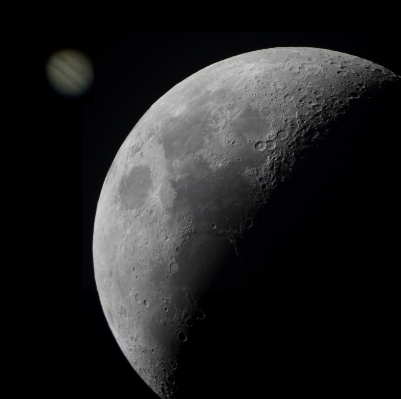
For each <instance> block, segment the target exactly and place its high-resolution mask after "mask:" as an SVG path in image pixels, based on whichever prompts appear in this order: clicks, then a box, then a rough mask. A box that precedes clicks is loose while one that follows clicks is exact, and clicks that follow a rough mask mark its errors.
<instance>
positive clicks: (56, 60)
mask: <svg viewBox="0 0 401 399" xmlns="http://www.w3.org/2000/svg"><path fill="white" fill-rule="evenodd" d="M45 70H46V76H47V79H48V81H49V83H50V85H51V86H52V88H53V89H54V90H55V91H56V92H57V93H58V94H60V95H62V96H67V97H78V96H81V95H83V94H85V93H86V92H87V91H88V89H89V88H90V87H91V86H92V83H93V65H92V62H91V60H90V58H89V57H88V56H87V55H86V54H85V53H83V52H82V51H80V50H77V49H69V48H66V49H62V50H58V51H56V52H54V53H53V54H51V56H50V57H49V59H48V60H47V62H46V66H45Z"/></svg>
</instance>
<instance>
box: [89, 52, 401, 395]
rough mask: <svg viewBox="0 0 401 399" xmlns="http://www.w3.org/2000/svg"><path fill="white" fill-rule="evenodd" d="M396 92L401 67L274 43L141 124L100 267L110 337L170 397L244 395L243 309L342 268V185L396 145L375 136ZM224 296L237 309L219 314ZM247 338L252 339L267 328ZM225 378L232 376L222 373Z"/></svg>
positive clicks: (121, 166)
mask: <svg viewBox="0 0 401 399" xmlns="http://www.w3.org/2000/svg"><path fill="white" fill-rule="evenodd" d="M399 85H400V77H399V76H397V75H396V74H394V73H393V72H391V71H389V70H388V69H386V68H384V67H382V66H379V65H377V64H374V63H372V62H370V61H367V60H365V59H361V58H358V57H355V56H352V55H348V54H344V53H340V52H336V51H330V50H325V49H319V48H301V47H288V48H270V49H265V50H259V51H253V52H249V53H246V54H241V55H238V56H235V57H232V58H228V59H226V60H223V61H220V62H217V63H215V64H212V65H210V66H208V67H206V68H204V69H202V70H200V71H199V72H197V73H195V74H193V75H191V76H190V77H188V78H187V79H185V80H183V81H182V82H181V83H179V84H177V85H176V86H174V87H173V88H172V89H171V90H170V91H168V92H167V93H166V94H165V95H163V96H162V97H161V98H160V99H159V100H158V101H156V102H155V103H154V104H153V105H152V106H151V107H150V109H149V110H148V111H147V112H146V113H145V115H144V116H143V117H142V118H141V119H140V120H139V122H138V123H137V124H136V126H135V127H134V128H133V130H132V131H131V133H130V134H129V135H128V137H127V138H126V140H125V141H124V143H123V144H122V146H121V148H120V149H119V151H118V153H117V155H116V157H115V159H114V161H113V163H112V165H111V167H110V170H109V172H108V174H107V177H106V179H105V181H104V184H103V188H102V191H101V194H100V198H99V201H98V206H97V213H96V218H95V226H94V237H93V257H94V268H95V277H96V284H97V287H98V292H99V297H100V301H101V304H102V307H103V310H104V314H105V316H106V319H107V322H108V324H109V326H110V329H111V331H112V332H113V335H114V337H115V338H116V340H117V342H118V344H119V346H120V348H121V350H122V351H123V353H124V354H125V356H126V358H127V359H128V361H129V362H130V364H131V365H132V367H133V368H134V369H135V371H136V372H137V373H138V374H139V375H140V376H141V378H142V379H143V380H144V381H145V382H146V383H147V384H148V385H149V386H150V387H151V388H152V389H153V390H154V392H156V393H157V394H158V395H159V396H160V397H161V398H163V399H167V398H189V397H192V398H195V397H197V396H196V394H197V392H201V393H202V395H209V396H207V397H214V396H213V394H214V392H219V396H218V397H223V396H221V395H224V394H225V393H226V394H228V395H229V396H226V397H234V396H230V395H233V393H234V392H235V389H233V390H232V391H230V389H229V388H228V387H229V384H233V382H234V380H235V381H236V383H239V378H238V376H237V375H236V374H235V373H236V371H235V370H236V369H235V367H234V366H233V365H232V364H236V362H239V363H238V364H237V366H236V367H238V368H241V369H247V368H249V367H250V365H249V363H248V364H244V363H243V359H245V358H246V357H247V356H248V354H249V352H250V349H249V348H250V347H251V346H252V345H253V344H251V343H250V342H251V341H247V342H245V341H244V339H243V338H239V339H237V338H238V336H237V335H235V334H237V332H238V331H240V332H241V334H245V335H246V334H247V333H246V331H248V330H246V328H245V327H243V325H244V323H245V324H247V325H248V327H249V326H251V325H252V320H251V317H250V315H249V313H248V311H246V310H244V308H243V307H242V305H241V304H243V303H245V302H246V300H247V299H246V298H250V297H249V296H248V294H247V293H248V292H263V291H266V292H267V291H269V290H273V291H274V290H275V289H277V288H280V287H283V289H286V287H289V288H291V287H294V286H296V283H297V281H298V280H299V279H300V280H302V279H304V278H306V277H305V276H306V275H310V274H311V273H312V274H313V273H315V272H316V270H317V272H316V273H319V270H326V269H327V270H329V269H330V270H335V269H336V267H337V266H336V265H341V264H343V262H339V261H338V259H337V261H338V262H337V261H336V265H334V263H333V262H332V263H330V259H329V258H330V256H328V257H327V265H326V264H325V259H326V258H325V256H326V255H322V254H323V253H325V254H327V253H328V252H330V251H332V250H333V248H332V247H330V245H331V244H330V243H332V242H336V243H337V244H338V243H339V242H341V245H343V246H344V245H348V244H346V243H345V241H344V242H343V241H341V240H342V238H341V237H344V235H343V234H342V233H341V232H340V233H338V232H339V231H342V230H343V231H344V234H347V233H346V232H347V228H346V227H345V224H339V223H341V220H342V219H341V217H338V215H340V214H344V212H345V213H346V212H347V211H346V209H347V206H346V201H345V200H344V198H345V197H346V196H347V195H348V197H349V198H350V199H349V201H351V202H352V198H353V196H352V195H351V194H347V195H345V194H344V192H343V191H344V190H345V189H344V190H343V191H341V190H340V189H339V187H345V186H346V187H347V190H348V189H349V190H350V191H349V192H351V191H352V189H353V188H352V187H354V186H355V184H356V183H355V182H358V181H362V180H363V176H364V170H365V169H364V168H365V166H366V165H370V164H371V163H372V162H373V163H374V161H372V162H370V163H369V162H368V161H367V159H368V158H369V159H371V158H370V156H369V155H366V154H370V153H369V151H370V150H369V148H373V147H375V146H376V149H377V151H379V152H380V151H381V150H380V147H381V145H380V143H383V142H388V141H386V140H388V138H381V137H380V136H377V137H376V138H377V140H376V142H375V143H374V141H375V140H374V139H373V140H372V138H371V135H369V134H368V131H369V129H370V126H373V125H374V123H375V122H374V121H375V120H376V119H377V118H379V119H380V118H382V116H381V113H382V112H383V110H382V108H380V104H383V101H382V99H383V98H384V99H387V100H388V99H389V98H390V96H394V95H396V94H394V93H398V92H397V90H399ZM383 93H386V94H385V96H384V97H383ZM380 96H382V97H380ZM376 99H380V102H378V101H376ZM390 100H391V98H390ZM390 100H389V101H388V102H389V103H390V104H391V103H392V100H391V101H390ZM375 101H376V103H375ZM371 104H375V106H374V107H376V108H372V105H371ZM372 109H373V111H374V110H375V109H377V112H376V113H375V112H372ZM386 110H388V107H387V106H386ZM386 112H387V111H386ZM373 114H374V115H373ZM358 118H359V119H358ZM369 118H370V119H369ZM375 118H376V119H375ZM386 118H387V117H386ZM387 119H388V118H387ZM372 121H373V122H372ZM376 127H377V126H376ZM391 134H392V133H391V132H389V131H388V129H387V128H386V129H384V128H383V129H380V131H377V135H388V137H391ZM365 137H366V139H365ZM365 149H366V150H365ZM376 149H375V150H374V151H376ZM364 151H365V152H366V151H367V152H366V153H365V152H364ZM372 151H373V150H372ZM364 154H365V155H364ZM383 159H384V158H383ZM371 160H372V159H371ZM365 161H366V162H365ZM364 162H365V163H364ZM358 165H362V166H363V167H361V169H360V170H359V169H358V168H359V166H358ZM376 167H379V166H378V165H377V164H376ZM357 170H359V172H358V173H359V175H358V176H362V177H360V178H359V177H358V178H355V180H352V182H351V180H350V179H351V177H349V176H350V175H351V174H353V173H355V176H356V173H357V172H356V171H357ZM347 171H348V172H347ZM372 173H374V170H373V169H372ZM355 176H354V177H355ZM354 177H352V178H354ZM347 179H348V180H347ZM361 179H362V180H361ZM354 183H355V184H354ZM319 190H320V191H319ZM330 190H333V191H330ZM361 190H362V189H361ZM312 193H313V194H312ZM323 199H324V200H323ZM314 201H315V202H314ZM344 201H345V202H344ZM337 204H342V205H341V206H343V208H341V210H339V208H338V209H337V206H340V205H337ZM355 209H357V207H356V208H355ZM315 211H316V212H317V214H315ZM336 212H337V213H336ZM353 213H355V212H353ZM316 215H317V216H316ZM327 215H329V216H327ZM361 220H363V219H362V218H361ZM330 223H332V224H330ZM303 226H304V227H303ZM333 231H334V232H337V233H333ZM330 234H332V235H330ZM335 234H337V235H335ZM356 236H357V234H356ZM322 237H323V238H322ZM319 240H321V241H319ZM325 240H326V241H325ZM316 243H319V244H316ZM337 244H336V245H337ZM325 245H326V246H327V248H328V249H327V251H328V252H327V251H326V252H324V251H323V250H321V249H320V248H323V247H325ZM341 245H340V244H338V245H337V247H336V248H339V247H341ZM319 251H321V252H319ZM336 251H337V250H336ZM336 251H334V250H333V251H332V252H333V256H337V255H335V254H336V253H337V252H338V251H337V252H336ZM344 253H345V252H344ZM344 253H343V256H344ZM345 258H346V256H344V259H345ZM314 262H315V263H314ZM311 265H314V266H313V267H312V266H311ZM316 265H318V266H316ZM339 267H340V266H339ZM308 273H309V274H308ZM333 273H335V272H334V271H333ZM222 292H223V293H224V292H226V293H227V298H234V297H235V298H238V301H237V302H235V301H234V302H232V303H231V304H230V303H228V302H227V303H224V305H223V303H222V302H221V301H220V302H218V303H217V302H216V304H214V303H213V298H214V296H213V295H214V294H215V293H222ZM233 293H234V294H233ZM219 298H220V297H219ZM241 299H243V300H241ZM244 301H245V302H244ZM226 305H227V307H228V308H227V309H226V308H225V306H226ZM233 308H235V309H236V310H235V312H234V311H233ZM261 309H263V308H259V311H260V310H261ZM227 314H230V317H228V316H227ZM233 314H235V316H233V317H234V319H235V320H232V319H231V315H233ZM258 314H259V315H261V313H258ZM221 320H224V323H223V322H222V321H221ZM259 322H260V323H261V324H264V323H266V322H267V321H266V320H265V319H263V318H262V317H260V318H259ZM208 323H209V324H208ZM219 323H220V324H219ZM230 323H232V324H230ZM249 328H251V331H252V333H251V335H252V338H253V339H255V334H257V332H258V331H259V330H257V329H255V328H254V327H249ZM258 328H259V327H258ZM213 329H214V333H209V332H208V331H211V330H213ZM208 334H209V335H208ZM234 336H235V337H236V338H235V341H234V338H233V337H234ZM213 339H215V340H218V341H219V345H217V344H216V346H213V343H211V342H213ZM202 340H204V341H202ZM208 340H209V341H208ZM206 341H207V342H208V346H207V347H206V346H205V345H204V343H202V342H206ZM225 343H226V347H225V348H223V347H224V345H225ZM209 344H210V345H209ZM230 345H234V346H230ZM241 345H246V347H247V348H248V349H241V348H240V347H241ZM255 345H256V344H255ZM212 346H213V350H212V349H211V348H212ZM199 348H202V350H200V349H199ZM233 348H235V349H233ZM208 350H209V352H207V351H208ZM252 350H254V349H252ZM221 351H223V352H221ZM260 351H262V352H263V348H260ZM206 352H207V353H208V356H209V359H208V362H209V365H206V366H205V365H204V363H202V364H203V366H202V369H201V368H199V367H198V366H197V364H198V365H199V363H200V362H204V361H205V360H204V359H203V360H202V356H203V353H206ZM233 352H235V355H233V354H232V353H233ZM230 354H232V355H230ZM262 356H264V355H262ZM241 359H242V360H241ZM241 363H242V364H241ZM111 367H112V365H111ZM204 367H206V369H205V368H204ZM208 367H209V368H208ZM219 369H220V370H226V371H229V372H230V373H231V378H228V377H226V378H225V377H222V376H219V377H216V373H218V372H219ZM202 370H203V371H202ZM202 373H203V374H202ZM194 375H196V378H195V377H194ZM191 376H192V377H191ZM252 376H255V374H252V373H249V375H248V377H249V378H251V377H252ZM191 378H193V379H192V380H191ZM252 378H253V377H252ZM266 378H267V377H266ZM191 381H192V382H191ZM196 381H198V383H196ZM255 381H256V382H255ZM255 381H253V382H252V384H257V383H259V384H265V383H266V382H265V381H264V377H263V376H259V377H258V378H255ZM257 381H259V382H257ZM193 384H196V386H195V385H193ZM191 386H192V388H191ZM206 387H208V388H207V389H206ZM191 389H192V394H191Z"/></svg>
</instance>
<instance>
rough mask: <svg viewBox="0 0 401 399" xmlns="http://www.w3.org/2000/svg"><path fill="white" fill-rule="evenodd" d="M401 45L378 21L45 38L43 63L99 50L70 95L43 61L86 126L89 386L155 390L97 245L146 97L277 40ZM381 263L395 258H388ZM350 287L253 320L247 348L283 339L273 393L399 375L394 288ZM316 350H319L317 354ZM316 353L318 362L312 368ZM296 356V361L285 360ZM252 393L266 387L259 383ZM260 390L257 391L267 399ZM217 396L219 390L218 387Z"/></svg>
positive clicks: (360, 384) (387, 60)
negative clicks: (350, 28) (98, 223)
mask: <svg viewBox="0 0 401 399" xmlns="http://www.w3.org/2000/svg"><path fill="white" fill-rule="evenodd" d="M400 45H401V41H400V39H399V38H397V35H396V34H395V32H371V31H367V32H366V31H365V32H343V31H340V32H320V31H319V32H318V31H314V32H307V31H300V32H296V31H290V32H279V31H260V32H259V31H243V32H239V31H237V32H235V31H234V32H208V31H206V32H118V33H117V32H113V33H110V32H97V33H88V34H82V33H80V34H79V35H78V34H76V35H74V34H72V33H65V34H55V35H53V36H52V38H51V39H48V38H46V39H44V40H43V41H42V42H41V44H40V46H39V47H40V48H41V49H42V50H41V53H40V55H41V62H42V63H44V62H45V61H46V59H47V57H48V56H49V55H50V53H51V52H52V51H55V50H57V49H59V48H64V47H76V48H78V49H81V50H83V51H85V52H86V53H87V54H88V55H89V56H90V57H91V59H92V61H93V62H94V67H95V80H94V86H93V88H92V89H91V90H90V91H89V92H88V93H87V94H86V95H85V96H83V97H81V98H78V99H73V100H67V99H65V98H61V97H59V96H57V95H56V94H55V93H54V92H53V91H52V90H51V89H50V88H49V87H48V85H47V83H46V82H45V79H44V74H43V71H42V72H41V71H38V72H40V73H41V81H40V82H41V85H42V87H41V88H42V92H43V94H44V99H45V104H46V106H47V107H48V109H50V110H51V113H52V115H53V118H52V120H57V119H62V120H64V121H65V123H64V127H63V128H64V129H66V131H67V130H71V131H73V132H75V131H76V132H78V131H79V129H81V132H82V136H81V137H82V158H81V161H82V179H81V183H82V266H81V270H82V280H81V281H82V283H81V287H82V289H81V291H82V302H81V309H82V316H81V327H82V329H81V331H82V335H81V344H82V350H81V356H80V359H79V364H80V367H81V370H82V371H81V390H82V393H83V394H85V395H88V396H89V395H90V396H92V395H93V396H94V395H95V394H102V396H103V397H106V395H111V394H112V395H113V396H114V397H118V396H120V395H127V394H128V395H130V396H131V397H133V398H138V399H152V398H153V399H156V398H157V396H156V395H155V394H154V393H153V392H152V391H151V390H150V389H149V388H148V387H147V386H146V384H145V383H144V382H143V381H142V380H141V379H140V378H139V377H138V375H137V374H136V373H135V371H134V370H133V369H132V368H131V366H130V365H129V363H128V362H127V360H126V359H125V357H124V355H123V354H122V352H121V351H120V349H119V347H118V345H117V343H116V342H115V340H114V337H113V336H112V334H111V331H110V329H109V328H108V325H107V323H106V319H105V318H104V315H103V313H102V309H101V306H100V303H99V298H98V295H97V292H96V285H95V280H94V273H93V261H92V253H91V251H92V234H93V222H94V217H95V212H96V204H97V200H98V197H99V194H100V191H101V187H102V184H103V181H104V178H105V176H106V174H107V171H108V169H109V167H110V165H111V163H112V161H113V159H114V156H115V155H116V153H117V151H118V149H119V147H120V146H121V144H122V143H123V141H124V140H125V138H126V137H127V135H128V134H129V132H130V131H131V130H132V128H133V127H134V125H135V124H136V123H137V121H138V120H139V119H140V118H141V116H142V115H143V114H144V113H145V112H146V111H147V110H148V109H149V107H150V106H151V105H152V104H153V103H154V102H155V101H156V100H158V99H159V98H160V97H161V96H162V95H163V94H164V93H166V92H167V91H168V90H169V89H171V88H172V87H173V86H174V85H175V84H177V83H179V82H180V81H182V80H183V79H185V78H187V77H188V76H190V75H191V74H193V73H195V72H197V71H198V70H200V69H202V68H204V67H206V66H208V65H210V64H212V63H215V62H218V61H221V60H223V59H226V58H229V57H231V56H234V55H238V54H241V53H245V52H249V51H254V50H259V49H263V48H269V47H281V46H305V47H320V48H326V49H331V50H336V51H340V52H344V53H349V54H352V55H355V56H359V57H362V58H365V59H368V60H370V61H373V62H375V63H377V64H379V65H382V66H384V67H386V68H388V69H390V70H392V71H393V72H395V73H397V74H399V75H401V61H400V60H401V57H400V48H401V47H400ZM394 184H395V183H394ZM390 225H391V223H389V226H390ZM394 234H396V233H394ZM385 261H386V262H388V261H389V259H388V257H386V258H385ZM397 264H399V260H398V261H397V259H394V267H396V265H397ZM348 288H350V289H349V290H348V292H345V293H344V292H340V291H338V292H336V293H335V294H330V295H328V294H326V293H324V292H319V293H311V292H308V291H305V292H304V293H302V294H300V293H277V295H272V296H271V295H270V296H269V301H270V303H271V304H272V307H274V308H275V311H274V312H272V313H271V314H270V319H267V318H266V317H264V316H263V315H260V317H259V319H258V320H257V323H255V324H254V325H252V326H250V328H251V329H252V334H251V338H252V339H251V342H248V343H246V345H248V346H249V350H253V351H257V350H258V345H259V344H258V342H259V343H260V342H264V343H266V342H267V341H270V340H271V346H272V348H275V349H274V353H275V354H274V356H273V355H272V359H273V360H272V361H271V362H270V363H269V362H268V361H267V360H266V359H261V369H262V370H263V364H265V365H266V364H267V363H269V365H268V367H267V369H266V370H275V372H274V373H273V374H272V373H270V371H267V372H266V374H264V373H260V375H259V374H258V376H257V378H258V379H263V380H264V381H265V385H266V390H267V392H269V391H270V389H272V390H276V389H281V390H282V392H283V393H284V392H290V391H292V392H297V391H298V392H303V393H307V392H308V393H312V391H314V392H316V393H319V392H320V393H323V392H325V393H327V392H335V391H337V390H338V391H339V392H341V389H342V388H344V387H345V386H346V385H347V384H348V385H350V388H349V389H350V391H352V392H355V393H356V392H359V393H360V392H361V390H363V391H364V390H365V389H366V391H370V390H373V389H378V390H379V391H380V392H381V394H383V392H384V391H385V389H386V386H388V385H389V383H391V381H392V380H393V379H394V378H395V377H394V372H393V371H392V370H391V368H390V367H389V365H388V363H389V362H390V361H391V359H392V352H393V350H394V348H393V347H392V345H393V341H392V340H391V338H392V337H394V335H393V334H394V326H395V323H394V322H393V320H394V319H395V316H396V314H394V312H395V311H394V309H395V305H394V302H393V300H392V299H391V294H395V292H394V291H393V290H392V288H390V286H389V287H388V289H385V288H384V287H383V285H381V286H380V289H377V290H375V289H371V290H369V293H364V294H360V292H359V291H358V292H357V293H354V292H353V291H352V285H351V287H348ZM240 322H241V318H240V315H239V323H240ZM219 339H224V338H223V337H219ZM290 343H291V344H290ZM286 347H287V348H289V347H290V348H293V349H291V350H288V349H287V350H286V349H285V348H286ZM295 347H303V348H305V347H309V348H310V351H309V352H308V350H307V349H305V350H304V351H302V352H299V353H298V352H297V351H296V350H295V349H294V348H295ZM312 353H317V355H316V356H315V355H314V356H313V358H312ZM295 357H296V358H297V360H296V362H295V361H294V358H295ZM278 359H281V360H278ZM211 361H212V360H211ZM311 361H312V362H313V364H314V368H308V367H306V365H308V364H309V363H310V362H311ZM266 362H267V363H266ZM276 363H277V364H276ZM294 364H296V367H295V366H291V367H287V368H286V365H287V366H289V365H294ZM242 367H244V369H245V368H247V367H248V365H243V366H242ZM316 370H320V372H321V374H317V371H316ZM383 370H385V373H384V374H383V376H382V371H383ZM269 375H270V377H271V379H270V380H269ZM278 376H281V378H279V377H278ZM299 376H301V377H299ZM255 378H256V377H255ZM294 381H297V382H294ZM300 381H302V383H301V382H300ZM319 381H320V382H319ZM320 383H324V384H325V388H324V391H319V388H318V386H319V384H320ZM200 384H202V382H200ZM269 387H271V388H269ZM196 389H197V388H196V387H194V390H195V391H196ZM267 392H266V394H267ZM244 394H246V392H241V395H240V393H239V396H238V397H242V396H243V395H244ZM252 396H253V397H259V396H255V392H253V393H252ZM264 396H265V394H263V393H261V396H260V397H264ZM194 397H195V396H194ZM209 397H210V398H214V396H213V392H210V395H209ZM219 397H221V396H219Z"/></svg>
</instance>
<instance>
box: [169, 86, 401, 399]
mask: <svg viewBox="0 0 401 399" xmlns="http://www.w3.org/2000/svg"><path fill="white" fill-rule="evenodd" d="M399 86H400V85H398V86H396V85H393V86H392V87H391V88H385V89H383V90H382V91H381V92H380V94H378V95H374V94H372V98H370V99H366V100H363V101H360V102H359V103H358V107H353V106H352V104H351V110H350V111H349V112H347V114H345V115H340V116H339V117H338V118H337V119H336V120H334V121H333V122H332V123H331V125H330V126H329V131H328V135H327V136H326V137H325V138H324V140H322V142H321V144H320V146H319V147H318V148H312V149H311V150H307V151H305V152H304V153H303V154H301V159H298V160H297V162H296V164H295V165H294V172H293V174H292V175H291V177H289V178H287V179H286V180H285V181H284V182H283V183H280V184H279V186H278V187H277V190H276V191H275V192H273V194H272V196H271V197H270V199H269V202H268V208H267V209H266V212H264V213H263V214H262V213H261V214H260V215H259V218H258V219H257V220H256V221H255V222H254V226H253V228H252V229H251V230H250V231H248V232H247V233H246V234H245V235H244V236H243V239H242V241H241V242H239V243H238V247H240V248H241V250H240V258H239V257H238V256H237V254H235V252H234V251H232V253H231V254H230V255H228V256H227V259H226V263H225V267H223V268H221V270H222V271H221V272H220V274H219V276H218V278H217V279H216V280H215V281H214V286H213V287H212V288H213V290H215V291H214V292H213V291H208V292H205V293H204V297H203V303H202V306H203V307H204V309H205V311H206V314H207V318H206V320H205V321H204V322H203V323H195V325H194V327H192V329H191V330H190V332H189V336H188V341H187V342H185V345H183V346H182V350H181V352H180V355H179V361H178V364H179V368H178V370H177V374H176V379H175V384H176V385H177V386H179V391H178V394H177V398H179V399H181V398H191V399H195V398H205V397H213V398H214V397H216V398H223V397H224V398H231V397H232V398H236V397H241V395H248V396H247V397H259V396H258V395H260V394H261V393H262V392H265V390H270V389H272V388H274V389H280V391H281V392H283V393H285V392H294V390H295V391H297V390H298V389H303V388H305V387H306V388H305V389H308V390H310V389H311V386H314V385H315V382H313V381H316V380H319V381H320V382H323V383H325V384H328V386H330V384H337V383H338V382H336V380H335V379H336V375H337V374H336V370H335V368H336V366H335V364H336V362H337V361H340V362H342V363H341V364H342V367H343V370H348V368H349V367H352V366H351V365H348V364H345V363H346V362H345V363H344V362H343V361H342V360H341V357H342V356H348V357H349V356H350V355H349V353H347V354H346V353H344V352H343V349H342V347H341V345H340V344H339V343H338V342H337V340H334V341H333V343H331V344H330V345H329V344H328V343H327V342H322V340H323V339H324V337H325V335H324V334H323V335H321V336H320V338H319V337H317V336H316V335H315V334H314V331H319V328H320V327H319V326H320V324H321V320H322V319H321V318H320V316H319V306H321V315H322V318H324V315H325V313H326V311H327V310H325V309H324V304H325V303H327V302H326V301H325V298H327V295H328V293H329V295H331V296H335V295H338V294H339V293H347V295H348V297H349V295H350V294H351V295H355V296H356V295H362V296H365V297H366V298H368V297H369V295H372V293H384V292H386V291H387V290H389V289H391V287H392V283H393V282H394V281H395V280H396V269H397V267H396V264H397V263H399V261H397V259H398V254H397V252H396V251H397V235H396V234H395V232H396V230H397V227H398V226H396V221H395V215H396V206H398V205H399V203H400V201H399V194H398V192H399V190H398V187H397V186H398V185H397V182H398V179H399V177H398V176H399V174H398V169H399V168H398V163H399V137H400V136H399V133H400V128H399V116H398V113H399V110H400V109H401V107H400V105H401V104H400V87H399ZM310 133H311V134H313V132H310ZM302 157H303V158H302ZM222 289H224V290H226V292H218V290H222ZM280 291H281V292H280ZM312 295H313V302H314V305H313V306H314V309H315V311H314V314H313V317H312V316H307V315H305V309H304V308H302V306H301V305H300V303H304V304H305V298H306V297H308V296H309V297H312ZM319 302H321V304H320V305H319ZM306 314H307V312H306ZM332 333H333V336H334V334H335V331H334V330H332ZM322 348H323V349H322ZM289 359H290V360H289ZM336 359H337V360H336ZM350 372H352V370H351V369H350ZM267 381H268V385H267ZM249 395H254V396H249ZM263 395H264V394H263ZM244 397H245V396H244Z"/></svg>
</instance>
